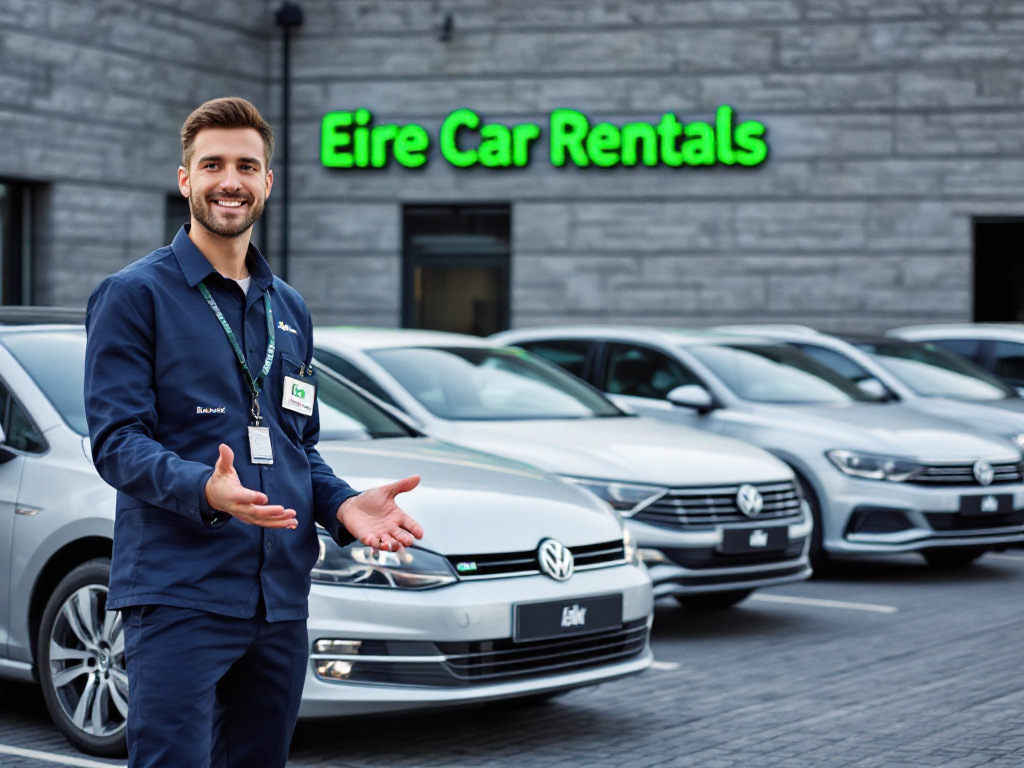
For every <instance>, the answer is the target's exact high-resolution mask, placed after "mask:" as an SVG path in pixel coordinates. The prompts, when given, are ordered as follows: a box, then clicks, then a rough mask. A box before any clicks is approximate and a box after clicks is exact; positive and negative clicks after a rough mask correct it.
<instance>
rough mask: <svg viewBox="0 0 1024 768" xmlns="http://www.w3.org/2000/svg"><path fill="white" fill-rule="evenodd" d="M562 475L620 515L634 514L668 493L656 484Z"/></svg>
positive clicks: (628, 515) (666, 489)
mask: <svg viewBox="0 0 1024 768" xmlns="http://www.w3.org/2000/svg"><path fill="white" fill-rule="evenodd" d="M563 477H564V478H565V479H566V480H568V481H569V482H572V483H575V484H576V485H578V486H579V487H580V488H585V489H586V490H588V491H590V492H591V493H592V494H594V495H595V496H597V498H599V499H601V501H604V502H605V503H607V504H610V505H611V508H612V509H614V510H615V511H616V512H618V513H619V515H620V516H622V517H630V516H632V515H635V514H636V513H637V512H639V511H640V510H641V509H643V508H644V507H646V506H647V505H648V504H650V503H651V502H653V501H654V500H655V499H658V498H660V497H661V496H664V495H665V494H666V493H668V488H659V487H658V486H656V485H630V484H628V483H614V482H607V481H604V480H591V479H590V478H586V477H569V476H568V475H563Z"/></svg>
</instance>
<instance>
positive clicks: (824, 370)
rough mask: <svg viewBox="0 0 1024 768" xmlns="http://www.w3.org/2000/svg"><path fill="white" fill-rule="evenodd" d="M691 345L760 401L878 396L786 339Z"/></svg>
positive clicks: (740, 391)
mask: <svg viewBox="0 0 1024 768" xmlns="http://www.w3.org/2000/svg"><path fill="white" fill-rule="evenodd" d="M687 351H689V352H690V354H692V355H693V356H694V357H696V358H697V359H698V360H700V361H701V362H702V363H703V364H704V365H706V366H707V367H708V368H709V369H710V370H711V372H712V373H714V374H715V375H716V376H717V377H718V378H719V379H721V380H722V382H723V383H724V384H725V386H727V387H728V388H729V389H731V390H732V391H733V393H734V394H735V395H736V396H737V397H739V398H740V399H742V400H749V401H751V402H755V403H824V404H827V403H848V402H852V401H859V402H865V401H876V398H874V397H872V396H871V395H869V394H867V393H866V392H864V391H863V390H861V389H860V387H858V386H857V385H856V384H853V383H852V382H850V381H847V380H846V379H844V378H843V377H842V376H840V375H839V374H837V373H836V372H835V371H833V370H831V369H830V368H828V367H826V366H824V365H822V364H821V363H819V362H818V361H817V360H815V359H814V358H812V357H810V356H808V355H805V354H804V353H803V352H801V351H800V350H798V349H794V348H793V347H788V346H783V345H781V344H772V345H768V344H765V345H758V344H735V345H734V344H714V345H712V344H695V345H692V346H689V347H687Z"/></svg>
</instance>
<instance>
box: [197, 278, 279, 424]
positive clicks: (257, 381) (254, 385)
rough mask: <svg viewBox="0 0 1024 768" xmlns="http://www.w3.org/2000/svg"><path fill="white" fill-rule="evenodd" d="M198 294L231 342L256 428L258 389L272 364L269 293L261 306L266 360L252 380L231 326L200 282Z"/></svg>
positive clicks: (258, 413) (271, 319)
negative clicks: (249, 397) (264, 311)
mask: <svg viewBox="0 0 1024 768" xmlns="http://www.w3.org/2000/svg"><path fill="white" fill-rule="evenodd" d="M199 292H200V293H201V294H203V298H204V299H206V303H207V304H209V305H210V309H212V310H213V313H214V314H215V315H216V316H217V319H218V320H220V324H221V327H222V328H223V329H224V333H226V334H227V336H228V341H230V342H231V348H232V349H233V350H235V357H237V358H238V363H239V365H241V366H242V373H243V374H244V376H245V383H246V385H247V386H248V387H249V394H250V395H252V417H253V418H254V419H255V420H256V426H259V424H260V419H261V418H262V417H261V416H260V387H261V386H262V385H263V379H264V378H266V376H267V374H268V373H270V366H271V365H273V363H274V312H273V310H272V309H271V308H270V292H269V291H267V292H266V293H264V294H263V306H264V308H265V309H266V311H267V359H266V362H264V363H263V370H262V371H260V374H259V376H257V377H256V378H253V375H252V373H251V372H250V371H249V366H248V365H246V364H245V355H244V354H242V348H241V347H240V346H239V345H238V339H236V338H235V333H234V331H232V330H231V326H230V325H228V321H227V320H226V319H225V317H224V313H223V312H221V311H220V307H218V306H217V302H216V301H214V299H213V296H211V295H210V291H209V290H208V289H207V287H206V286H205V285H204V284H203V283H202V282H201V281H200V283H199Z"/></svg>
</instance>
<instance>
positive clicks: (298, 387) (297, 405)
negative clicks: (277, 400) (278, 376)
mask: <svg viewBox="0 0 1024 768" xmlns="http://www.w3.org/2000/svg"><path fill="white" fill-rule="evenodd" d="M315 402H316V387H315V386H313V384H312V383H310V382H308V381H303V380H302V379H293V378H292V377H291V376H285V377H284V396H283V397H282V398H281V407H282V408H284V409H285V410H288V411H294V412H295V413H301V414H302V415H303V416H312V415H313V403H315Z"/></svg>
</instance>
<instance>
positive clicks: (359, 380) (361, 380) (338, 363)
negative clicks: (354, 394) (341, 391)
mask: <svg viewBox="0 0 1024 768" xmlns="http://www.w3.org/2000/svg"><path fill="white" fill-rule="evenodd" d="M313 356H314V357H315V358H316V359H317V360H318V361H319V362H320V363H322V364H323V365H325V366H327V367H328V368H330V369H331V370H332V371H334V372H335V373H339V374H341V375H342V376H344V377H345V378H346V379H348V380H349V381H351V382H353V383H354V384H358V385H359V386H360V387H362V388H363V389H365V390H366V391H367V392H369V393H370V394H371V395H373V396H374V397H379V398H380V399H381V400H383V401H384V402H385V403H387V404H388V405H393V406H395V407H396V408H399V409H401V406H399V405H398V403H396V402H395V401H394V399H393V398H392V397H391V395H389V394H388V393H387V392H385V391H384V389H383V388H382V387H381V386H380V385H379V384H378V383H377V382H375V381H374V380H373V379H371V378H370V377H369V376H367V375H366V374H365V373H364V372H363V370H362V369H361V368H359V367H358V366H356V365H354V364H353V363H351V362H349V361H348V360H346V359H345V358H344V357H342V356H341V355H336V354H335V353H334V352H331V351H329V350H326V349H323V348H322V347H315V348H314V350H313Z"/></svg>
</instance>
